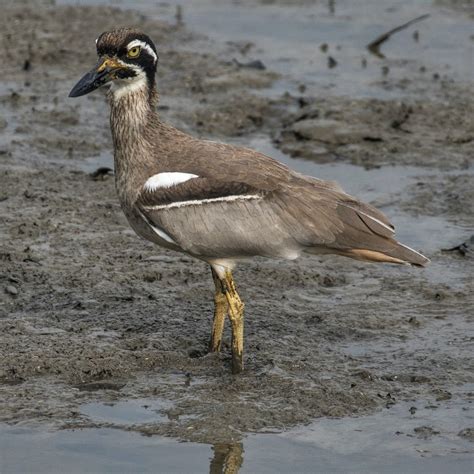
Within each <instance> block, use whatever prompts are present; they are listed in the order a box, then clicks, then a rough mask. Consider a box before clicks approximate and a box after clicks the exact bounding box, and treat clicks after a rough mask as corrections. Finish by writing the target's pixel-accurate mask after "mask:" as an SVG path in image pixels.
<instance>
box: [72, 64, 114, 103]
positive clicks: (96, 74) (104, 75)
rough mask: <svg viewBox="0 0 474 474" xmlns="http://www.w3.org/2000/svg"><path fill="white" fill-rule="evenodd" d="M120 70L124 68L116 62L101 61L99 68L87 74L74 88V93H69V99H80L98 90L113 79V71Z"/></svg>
mask: <svg viewBox="0 0 474 474" xmlns="http://www.w3.org/2000/svg"><path fill="white" fill-rule="evenodd" d="M120 68H123V66H122V65H121V64H117V63H116V62H115V61H114V60H111V59H106V60H105V61H104V60H101V61H99V63H98V64H97V66H96V67H95V68H94V69H92V70H91V71H89V72H88V73H87V74H85V75H84V76H83V77H82V78H81V79H80V80H79V82H78V83H77V84H76V85H75V86H74V87H73V88H72V91H71V92H69V97H80V96H81V95H86V94H89V92H92V91H94V90H96V89H98V88H99V87H100V86H103V85H104V84H106V83H107V82H109V80H111V79H112V78H113V77H112V72H113V71H115V70H116V69H120Z"/></svg>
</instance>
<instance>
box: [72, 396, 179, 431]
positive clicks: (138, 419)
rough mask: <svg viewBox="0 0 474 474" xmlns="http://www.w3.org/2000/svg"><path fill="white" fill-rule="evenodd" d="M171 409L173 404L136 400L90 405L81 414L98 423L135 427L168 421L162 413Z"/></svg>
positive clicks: (84, 407) (162, 401) (160, 401)
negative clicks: (140, 424)
mask: <svg viewBox="0 0 474 474" xmlns="http://www.w3.org/2000/svg"><path fill="white" fill-rule="evenodd" d="M170 407H171V404H170V403H169V402H166V401H164V400H145V399H136V400H126V401H120V402H117V403H88V404H86V405H84V406H82V408H81V413H82V414H83V415H85V416H87V417H88V418H89V419H90V420H91V421H94V422H98V423H112V424H114V425H133V424H139V423H156V422H160V421H167V420H168V417H167V416H166V415H164V414H162V413H161V412H162V411H163V410H166V409H168V408H170Z"/></svg>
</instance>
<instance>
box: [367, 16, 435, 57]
mask: <svg viewBox="0 0 474 474" xmlns="http://www.w3.org/2000/svg"><path fill="white" fill-rule="evenodd" d="M429 16H430V15H429V14H425V15H421V16H419V17H417V18H414V19H413V20H410V21H408V22H406V23H404V24H403V25H400V26H397V27H396V28H393V29H391V30H390V31H387V32H386V33H384V34H383V35H380V36H379V37H378V38H376V39H375V40H374V41H372V42H371V43H369V44H368V45H367V49H368V50H369V51H370V52H371V53H372V54H375V55H376V56H378V57H379V58H384V57H385V56H384V55H383V54H382V53H381V52H380V45H381V44H382V43H385V41H387V40H388V39H389V38H390V36H392V35H393V34H394V33H398V32H399V31H401V30H404V29H405V28H408V27H409V26H410V25H413V23H418V22H419V21H422V20H426V18H428V17H429Z"/></svg>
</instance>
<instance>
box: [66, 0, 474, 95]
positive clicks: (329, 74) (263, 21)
mask: <svg viewBox="0 0 474 474" xmlns="http://www.w3.org/2000/svg"><path fill="white" fill-rule="evenodd" d="M59 3H73V4H80V5H82V4H92V5H97V4H103V3H108V4H113V5H117V6H119V7H122V8H134V9H139V10H141V11H143V12H144V13H145V14H146V15H148V16H150V17H152V18H157V19H163V20H166V21H169V22H171V23H173V22H175V21H176V20H175V16H176V8H177V6H178V5H179V6H181V11H182V18H183V22H184V24H185V25H186V27H187V28H189V29H190V30H192V31H196V32H198V33H202V34H204V35H206V36H207V37H209V38H210V39H211V40H212V41H211V42H218V43H220V44H221V45H223V44H224V43H227V42H229V41H234V42H240V43H245V42H252V43H254V44H255V47H254V48H251V49H250V51H249V52H248V54H247V56H246V58H244V59H242V58H240V57H239V58H238V59H239V60H242V61H243V62H245V59H246V60H251V59H260V60H262V61H263V62H264V63H265V65H266V66H267V67H268V68H269V69H270V70H273V71H277V72H279V73H280V74H281V75H282V78H281V80H280V81H277V82H276V84H275V85H274V86H273V93H275V94H280V93H281V92H284V91H285V90H289V91H290V92H292V93H296V92H297V86H298V85H299V84H300V83H303V84H305V86H306V87H307V90H306V94H315V95H320V94H321V90H325V93H330V94H335V95H348V96H351V97H354V98H355V97H379V98H396V97H400V96H403V95H406V94H416V91H414V90H404V89H403V88H396V89H393V90H389V89H387V88H381V87H377V84H378V83H380V81H382V80H383V78H384V74H386V73H387V70H386V69H384V71H385V72H384V71H383V70H382V68H387V67H388V68H389V72H388V74H390V75H391V76H392V77H396V78H399V79H404V78H406V77H408V76H412V75H413V73H416V74H425V75H432V74H438V75H440V76H441V77H444V76H446V77H452V78H454V79H456V80H460V81H464V82H468V81H472V80H474V68H473V67H472V66H473V60H474V42H473V41H472V39H471V35H472V20H470V19H469V17H468V16H467V15H462V14H461V13H460V12H458V11H456V10H454V9H452V8H447V7H446V6H449V2H439V1H431V0H414V1H411V2H406V1H403V0H390V1H389V0H384V1H379V0H335V1H333V2H327V1H319V2H318V1H317V2H304V1H303V2H277V4H274V3H273V2H265V1H262V2H258V1H237V2H235V1H219V0H201V1H199V2H192V1H189V0H169V1H167V2H159V3H157V2H153V1H151V0H139V1H131V0H115V1H113V2H104V1H101V0H79V1H76V0H73V1H70V0H61V1H60V2H59ZM424 14H429V15H430V17H429V18H428V19H427V20H424V21H422V22H420V23H416V24H414V25H412V26H410V27H409V28H407V29H406V30H402V31H401V32H399V33H396V34H394V35H393V36H392V37H391V38H390V39H389V40H388V41H386V42H385V43H383V44H382V46H381V48H380V51H381V53H382V54H383V55H384V56H385V58H379V57H376V56H374V55H373V54H371V53H370V52H369V51H368V50H367V48H366V46H367V44H369V43H370V42H371V41H373V40H374V39H375V38H377V37H378V36H380V35H382V34H383V33H386V32H387V31H389V30H391V29H392V28H394V27H397V26H399V25H401V24H404V23H406V22H408V21H410V20H412V19H414V18H416V17H419V16H421V15H424ZM415 31H416V32H417V33H418V36H417V37H416V36H414V32H415ZM322 45H327V47H328V49H327V51H326V52H324V51H322V50H321V46H322ZM203 47H209V44H207V45H206V43H204V42H203ZM158 48H159V45H158ZM323 48H324V46H323ZM201 52H202V51H201ZM328 56H331V57H332V58H333V59H335V60H336V62H337V66H335V67H333V68H330V67H328ZM365 62H366V65H365V66H364V64H365Z"/></svg>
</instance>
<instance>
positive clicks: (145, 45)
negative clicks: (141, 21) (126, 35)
mask: <svg viewBox="0 0 474 474" xmlns="http://www.w3.org/2000/svg"><path fill="white" fill-rule="evenodd" d="M137 46H140V48H142V49H144V50H145V51H146V52H147V53H148V54H149V55H150V56H151V57H152V58H153V62H155V63H156V61H158V56H157V55H156V53H155V52H154V51H153V48H152V47H151V46H150V45H149V44H148V43H145V41H140V40H137V39H136V40H133V41H130V43H128V44H127V50H129V49H132V48H136V47H137Z"/></svg>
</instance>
